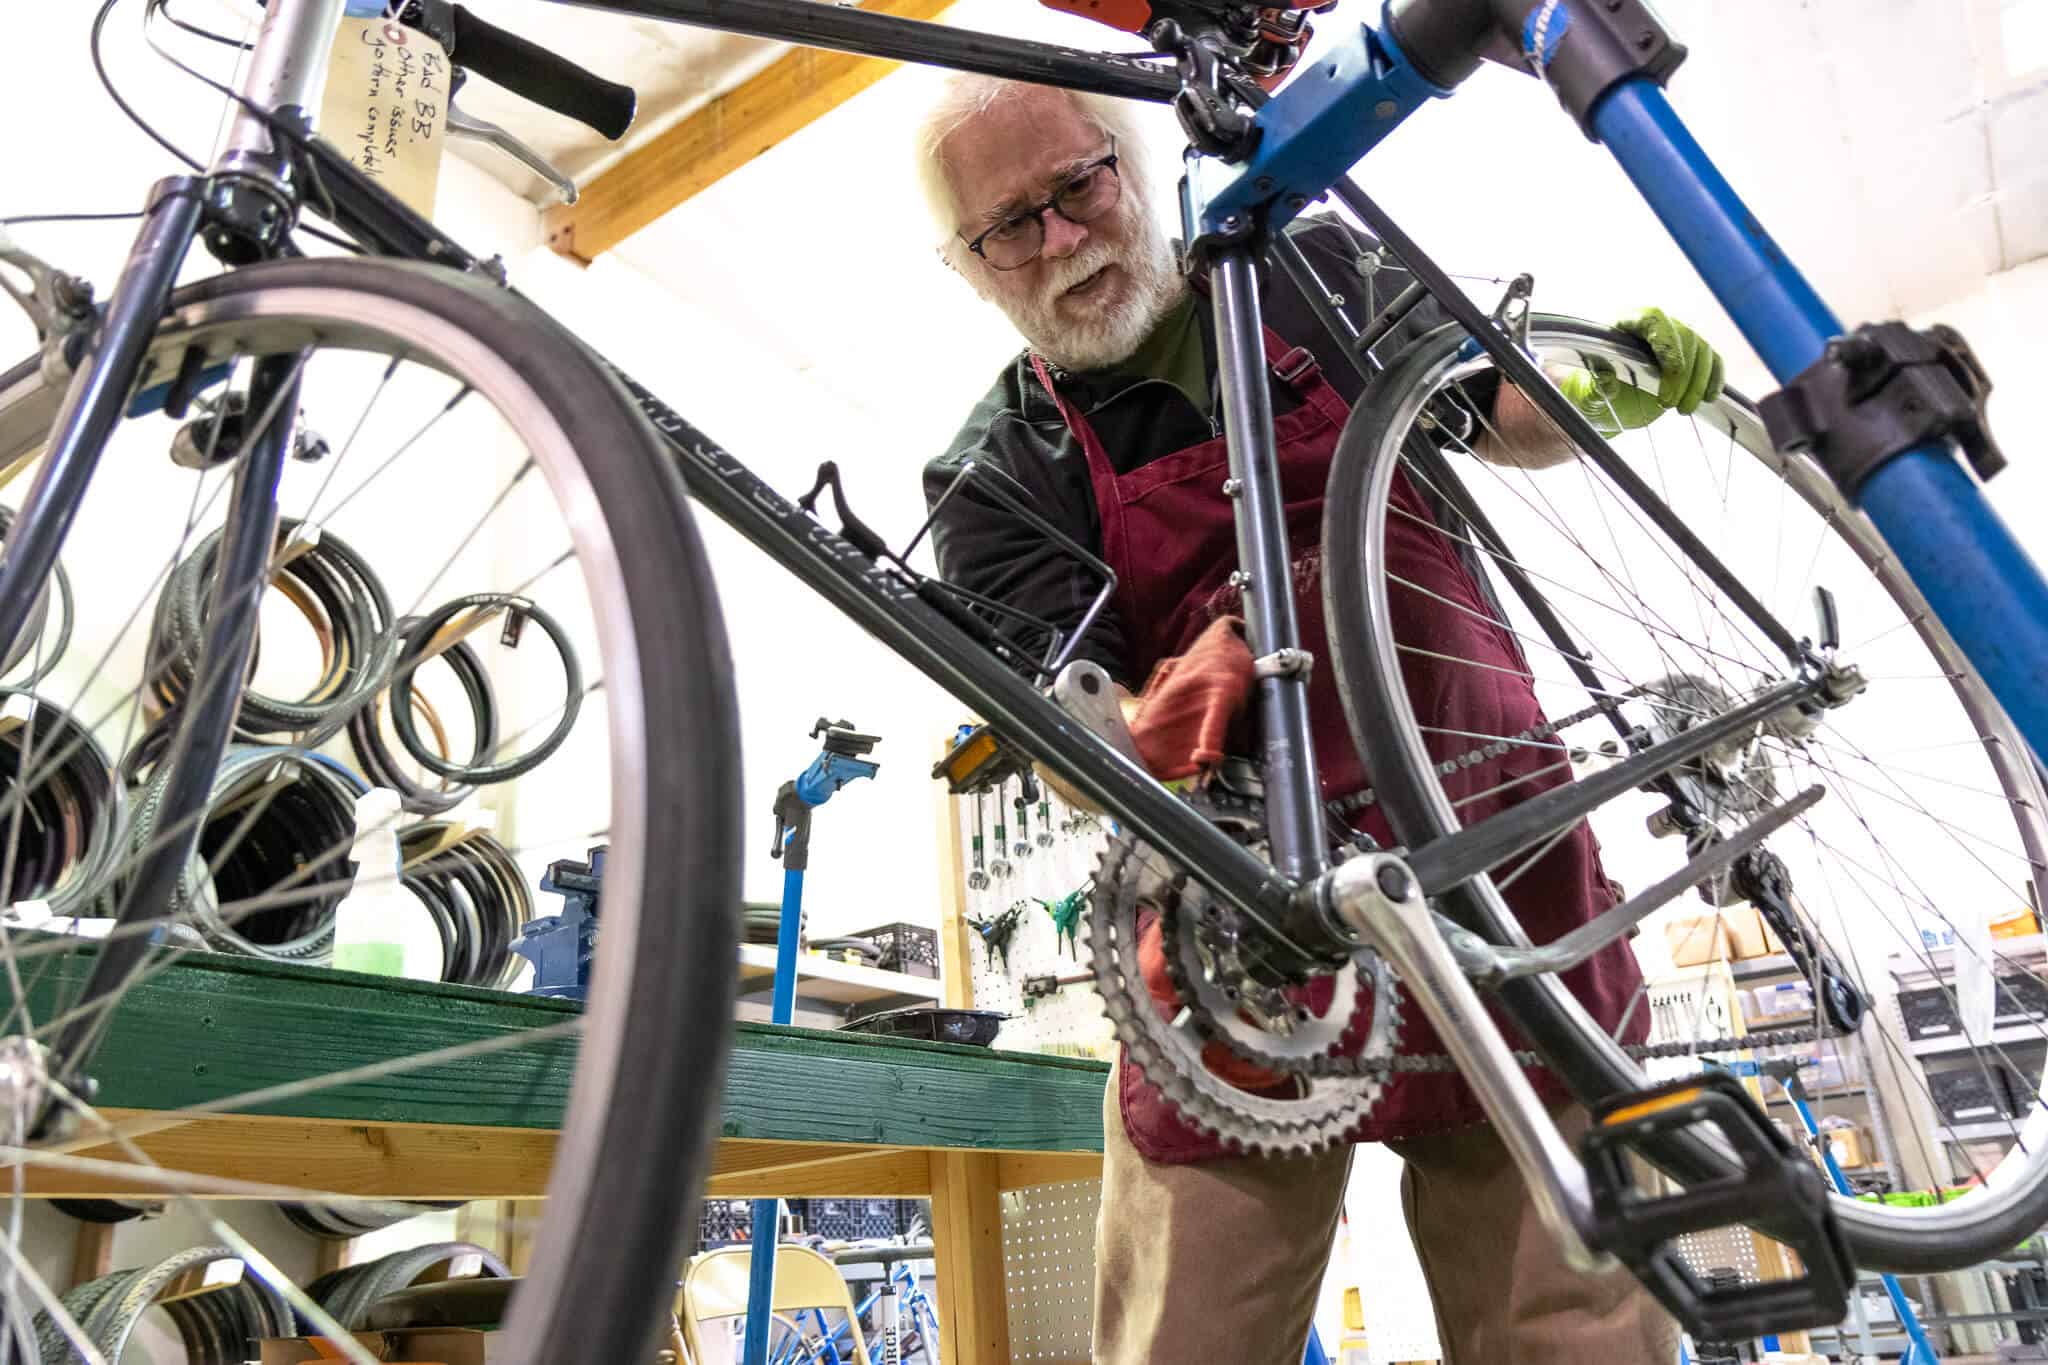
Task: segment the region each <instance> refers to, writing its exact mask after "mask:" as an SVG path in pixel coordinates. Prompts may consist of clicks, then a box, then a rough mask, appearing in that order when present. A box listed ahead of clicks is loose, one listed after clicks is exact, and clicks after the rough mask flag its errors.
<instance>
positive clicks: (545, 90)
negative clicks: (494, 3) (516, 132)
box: [405, 0, 640, 142]
mask: <svg viewBox="0 0 2048 1365" xmlns="http://www.w3.org/2000/svg"><path fill="white" fill-rule="evenodd" d="M405 19H406V22H407V23H410V24H413V25H414V26H416V27H418V28H421V29H423V30H425V31H426V32H428V33H430V34H432V35H433V36H434V37H436V38H438V39H439V40H440V41H441V44H442V46H444V47H445V48H447V49H448V60H449V61H451V62H453V63H455V65H457V66H460V67H464V68H467V69H468V70H469V71H470V72H471V73H473V74H475V75H478V76H482V77H483V78H484V79H485V80H488V81H490V82H491V83H493V84H494V85H502V86H504V87H505V88H506V89H507V90H510V91H511V92H513V93H514V94H516V95H522V96H524V97H525V98H527V99H530V100H532V101H533V102H534V103H535V104H538V105H542V106H544V107H546V108H549V109H552V110H554V111H555V112H556V113H558V114H566V115H567V116H568V117H570V118H572V119H575V120H576V121H577V122H578V123H581V124H584V125H585V126H587V127H589V128H593V129H595V130H596V131H597V132H600V133H602V134H604V135H605V136H606V137H607V138H610V139H612V140H613V141H615V142H616V141H617V140H618V139H619V138H620V137H622V136H624V135H625V132H626V130H627V129H628V128H630V127H632V126H633V115H634V112H635V111H636V109H637V107H638V104H639V99H640V97H639V95H638V94H636V93H635V92H634V90H633V87H632V86H630V85H620V84H619V83H618V82H617V81H608V80H606V79H605V78H604V77H602V76H599V75H596V74H594V73H592V72H589V71H586V70H584V69H583V68H582V67H580V66H578V65H576V63H574V62H572V61H570V60H569V59H568V58H566V57H563V56H560V55H558V54H556V53H553V52H550V51H548V50H547V49H546V48H544V47H541V46H540V45H539V44H537V43H532V42H528V41H527V40H526V39H524V38H521V37H520V36H518V35H517V34H515V33H507V32H506V31H505V30H504V29H501V28H499V27H497V26H496V25H495V24H491V23H487V22H485V21H484V20H482V19H479V18H477V17H476V15H474V14H472V13H470V12H469V11H468V10H466V9H464V8H463V7H462V6H460V5H456V4H450V3H449V0H412V3H411V4H409V5H408V6H407V7H406V12H405Z"/></svg>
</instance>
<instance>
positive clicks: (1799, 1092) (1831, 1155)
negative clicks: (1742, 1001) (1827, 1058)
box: [1715, 1058, 1941, 1365]
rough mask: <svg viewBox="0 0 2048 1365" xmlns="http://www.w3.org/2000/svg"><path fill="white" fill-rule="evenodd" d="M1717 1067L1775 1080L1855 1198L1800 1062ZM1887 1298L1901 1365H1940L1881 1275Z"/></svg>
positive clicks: (1897, 1292) (1832, 1176)
mask: <svg viewBox="0 0 2048 1365" xmlns="http://www.w3.org/2000/svg"><path fill="white" fill-rule="evenodd" d="M1715 1065H1717V1066H1720V1067H1721V1068H1722V1069H1723V1070H1726V1071H1732V1072H1733V1073H1735V1074H1736V1075H1738V1076H1754V1077H1757V1078H1759V1079H1769V1080H1773V1081H1776V1082H1777V1083H1778V1085H1779V1087H1780V1088H1781V1089H1783V1090H1784V1092H1785V1098H1786V1099H1788V1100H1790V1101H1792V1109H1793V1112H1795V1113H1797V1114H1798V1115H1799V1126H1800V1127H1801V1128H1803V1129H1805V1130H1806V1140H1807V1141H1808V1142H1810V1143H1812V1144H1813V1146H1814V1149H1815V1150H1816V1151H1818V1152H1819V1153H1820V1161H1821V1165H1822V1166H1823V1167H1825V1168H1826V1170H1827V1173H1828V1182H1829V1183H1830V1184H1832V1185H1833V1186H1834V1187H1835V1190H1836V1192H1837V1193H1840V1194H1843V1195H1853V1194H1855V1190H1853V1189H1852V1188H1850V1185H1849V1177H1848V1176H1847V1175H1845V1174H1843V1172H1842V1164H1841V1163H1840V1162H1838V1161H1836V1160H1835V1152H1834V1148H1833V1146H1832V1145H1831V1144H1829V1143H1828V1142H1827V1141H1825V1140H1824V1139H1823V1138H1822V1137H1821V1131H1820V1124H1819V1123H1817V1122H1816V1121H1815V1120H1814V1117H1813V1110H1812V1109H1811V1108H1809V1107H1808V1106H1807V1103H1806V1087H1805V1085H1804V1084H1802V1083H1801V1082H1800V1079H1799V1063H1798V1061H1797V1059H1794V1058H1784V1059H1781V1060H1775V1061H1769V1062H1764V1063H1762V1064H1758V1063H1757V1062H1753V1061H1734V1062H1718V1063H1715ZM1878 1279H1879V1281H1880V1282H1881V1283H1882V1284H1883V1285H1884V1293H1885V1297H1886V1298H1888V1299H1890V1300H1891V1304H1892V1312H1893V1313H1894V1314H1895V1315H1896V1316H1897V1317H1898V1320H1899V1330H1900V1331H1902V1332H1904V1333H1905V1335H1906V1342H1907V1345H1906V1353H1905V1354H1904V1355H1903V1356H1901V1357H1899V1365H1941V1358H1940V1357H1939V1356H1937V1355H1935V1354H1934V1343H1932V1342H1930V1341H1929V1340H1928V1339H1927V1331H1926V1329H1925V1328H1923V1327H1922V1326H1921V1325H1920V1319H1919V1318H1918V1317H1916V1316H1914V1313H1913V1305H1912V1304H1911V1303H1910V1302H1908V1301H1907V1299H1906V1291H1905V1290H1903V1289H1901V1288H1899V1281H1898V1277H1897V1276H1895V1275H1880V1276H1878Z"/></svg>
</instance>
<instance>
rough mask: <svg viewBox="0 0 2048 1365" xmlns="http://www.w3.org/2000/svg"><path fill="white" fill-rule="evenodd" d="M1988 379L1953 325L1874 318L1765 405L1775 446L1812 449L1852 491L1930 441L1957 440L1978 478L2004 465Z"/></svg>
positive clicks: (1842, 339)
mask: <svg viewBox="0 0 2048 1365" xmlns="http://www.w3.org/2000/svg"><path fill="white" fill-rule="evenodd" d="M1990 395H1991V377H1990V376H1989V375H1987V374H1986V373H1985V372H1984V366H1983V365H1982V364H1981V363H1980V362H1979V361H1978V359H1977V355H1976V353H1975V352H1974V351H1972V350H1971V349H1970V344H1969V343H1968V342H1967V341H1964V340H1963V338H1962V335H1961V334H1960V333H1958V332H1957V331H1956V330H1955V329H1954V328H1952V327H1942V326H1939V325H1937V326H1934V327H1930V328H1928V329H1927V330H1926V331H1924V332H1916V331H1914V330H1913V329H1912V328H1911V327H1908V326H1907V325H1906V324H1905V323H1903V322H1879V323H1870V324H1866V325H1865V326H1862V327H1859V328H1857V329H1856V330H1855V331H1854V332H1853V333H1851V334H1850V335H1848V336H1845V337H1836V338H1835V339H1834V340H1833V341H1830V342H1829V343H1828V346H1827V350H1826V351H1825V352H1824V353H1823V354H1822V356H1821V358H1820V359H1819V360H1816V361H1815V362H1814V363H1813V364H1812V365H1810V366H1808V367H1807V368H1806V369H1805V370H1804V371H1802V372H1801V373H1800V374H1799V376H1798V377H1797V378H1795V379H1794V380H1793V381H1792V382H1791V383H1789V384H1787V385H1786V386H1785V387H1784V388H1782V389H1780V390H1778V392H1776V393H1774V394H1771V395H1770V396H1769V397H1767V398H1765V399H1764V400H1763V402H1761V403H1760V404H1758V407H1759V409H1760V410H1761V411H1762V413H1763V419H1764V427H1765V429H1766V430H1767V431H1769V433H1770V437H1771V444H1773V445H1775V446H1776V447H1777V448H1778V449H1779V450H1782V451H1787V452H1791V453H1797V454H1805V455H1811V456H1812V457H1813V458H1814V459H1815V460H1816V461H1818V462H1819V464H1820V466H1821V468H1823V469H1825V470H1826V471H1827V473H1828V477H1829V478H1831V479H1833V480H1834V481H1835V483H1836V485H1837V486H1838V487H1840V488H1841V490H1842V491H1843V492H1844V493H1846V494H1848V495H1849V496H1850V497H1851V498H1854V497H1855V496H1856V492H1857V489H1858V488H1860V487H1861V486H1862V484H1863V481H1864V479H1866V478H1868V477H1869V476H1870V473H1871V471H1872V470H1874V469H1876V468H1877V467H1878V466H1879V465H1882V464H1884V463H1885V462H1886V461H1887V460H1889V459H1891V458H1892V457H1893V456H1895V455H1901V454H1903V453H1905V452H1906V451H1908V450H1911V449H1913V448H1914V447H1915V446H1919V445H1924V444H1926V443H1927V442H1929V441H1933V440H1953V441H1955V442H1956V443H1957V444H1958V445H1960V446H1961V447H1962V448H1963V455H1964V456H1965V458H1967V459H1968V460H1969V462H1970V467H1971V468H1972V469H1974V470H1975V471H1976V472H1977V477H1978V478H1980V479H1988V478H1990V477H1991V476H1992V475H1994V474H1996V473H1997V472H1998V471H1999V470H2001V469H2003V468H2005V456H2004V454H2003V453H2002V452H2001V451H2000V450H1999V448H1998V443H1997V442H1996V441H1994V440H1993V439H1992V437H1991V429H1990V426H1989V424H1988V423H1987V421H1986V420H1985V414H1984V403H1985V400H1986V399H1987V398H1989V397H1990Z"/></svg>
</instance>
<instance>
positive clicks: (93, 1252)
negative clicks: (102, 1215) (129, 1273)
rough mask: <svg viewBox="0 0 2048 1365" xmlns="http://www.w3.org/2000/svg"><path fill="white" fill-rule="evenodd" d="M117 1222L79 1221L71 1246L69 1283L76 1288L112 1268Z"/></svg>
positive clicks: (70, 1287)
mask: <svg viewBox="0 0 2048 1365" xmlns="http://www.w3.org/2000/svg"><path fill="white" fill-rule="evenodd" d="M119 1226H120V1224H118V1223H87V1222H80V1223H79V1225H78V1232H77V1236H76V1239H75V1240H74V1241H73V1242H72V1247H71V1283H70V1285H69V1286H67V1288H69V1289H76V1288H78V1286H80V1285H82V1284H86V1283H88V1282H90V1281H92V1280H97V1279H98V1278H100V1277H101V1276H102V1275H105V1274H107V1273H108V1272H110V1271H111V1270H113V1268H114V1230H115V1229H116V1228H117V1227H119Z"/></svg>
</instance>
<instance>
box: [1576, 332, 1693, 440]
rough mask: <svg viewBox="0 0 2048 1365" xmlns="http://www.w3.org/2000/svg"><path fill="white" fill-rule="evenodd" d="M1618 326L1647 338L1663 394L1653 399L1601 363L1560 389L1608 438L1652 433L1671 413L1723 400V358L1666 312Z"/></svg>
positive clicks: (1687, 411) (1594, 363)
mask: <svg viewBox="0 0 2048 1365" xmlns="http://www.w3.org/2000/svg"><path fill="white" fill-rule="evenodd" d="M1615 326H1616V328H1617V329H1619V330H1620V331H1624V332H1627V333H1628V334H1630V335H1631V336H1636V337H1640V338H1642V340H1643V343H1644V344H1645V345H1647V346H1648V347H1649V348H1650V352H1651V354H1653V355H1655V356H1656V357H1657V391H1656V392H1655V393H1649V392H1646V391H1644V390H1642V389H1639V388H1637V387H1635V386H1634V385H1633V384H1630V383H1627V382H1626V381H1624V380H1623V379H1622V378H1621V376H1620V375H1618V374H1616V373H1615V371H1614V367H1613V366H1612V365H1611V364H1609V363H1608V362H1607V361H1605V360H1600V359H1594V360H1592V361H1591V362H1590V363H1589V365H1588V368H1586V369H1583V370H1573V371H1571V372H1570V373H1568V374H1566V375H1565V376H1564V377H1563V378H1562V379H1560V380H1558V384H1557V387H1558V390H1559V391H1560V392H1561V393H1563V394H1564V396H1565V397H1566V398H1569V399H1570V400H1571V401H1572V405H1573V406H1574V407H1576V408H1577V409H1578V410H1579V411H1580V412H1583V413H1585V414H1586V419H1587V420H1588V421H1590V422H1591V423H1592V424H1593V429H1594V430H1595V431H1597V432H1599V433H1600V434H1601V435H1602V436H1617V435H1619V434H1621V433H1622V432H1624V431H1634V430H1635V429H1636V428H1638V427H1646V426H1648V425H1649V424H1650V423H1652V422H1654V421H1656V420H1657V419H1658V418H1659V417H1661V416H1663V415H1664V413H1665V411H1666V410H1667V409H1670V408H1677V409H1678V410H1679V412H1681V413H1684V414H1688V415H1690V414H1691V413H1693V412H1696V411H1697V410H1698V409H1699V406H1700V404H1702V403H1711V402H1712V401H1713V400H1714V399H1716V398H1719V397H1720V396H1721V383H1722V376H1723V366H1722V362H1721V356H1720V354H1719V353H1718V352H1717V351H1715V350H1714V348H1713V347H1711V346H1709V345H1707V343H1706V342H1705V341H1704V340H1702V339H1701V338H1700V335H1699V333H1697V332H1695V331H1693V329H1692V328H1690V327H1688V326H1686V325H1685V324H1684V323H1682V322H1679V321H1678V320H1677V319H1675V318H1673V317H1671V316H1669V315H1668V314H1666V313H1665V312H1664V310H1663V309H1661V308H1646V309H1644V310H1643V312H1642V313H1641V315H1640V316H1637V317H1633V318H1626V319H1624V320H1622V321H1621V322H1618V323H1616V324H1615Z"/></svg>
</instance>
